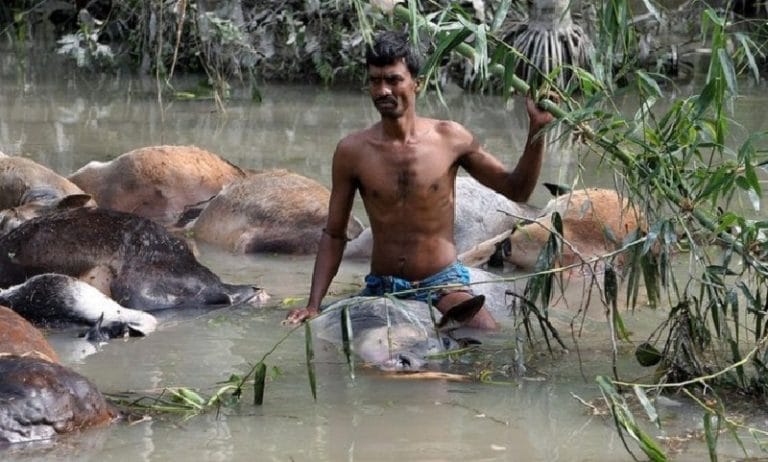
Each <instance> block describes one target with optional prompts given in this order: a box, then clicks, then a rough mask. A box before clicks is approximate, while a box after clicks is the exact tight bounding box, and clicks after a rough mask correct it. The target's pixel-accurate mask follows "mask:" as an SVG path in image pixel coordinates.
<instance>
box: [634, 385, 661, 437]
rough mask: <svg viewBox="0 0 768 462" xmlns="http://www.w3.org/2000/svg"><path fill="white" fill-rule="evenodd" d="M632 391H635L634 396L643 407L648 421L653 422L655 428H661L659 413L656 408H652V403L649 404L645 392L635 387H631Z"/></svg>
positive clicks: (649, 401)
mask: <svg viewBox="0 0 768 462" xmlns="http://www.w3.org/2000/svg"><path fill="white" fill-rule="evenodd" d="M632 389H633V390H634V391H635V396H637V399H638V400H639V401H640V404H642V405H643V409H644V410H645V413H646V414H647V415H648V419H649V420H650V421H651V422H653V424H654V425H656V427H658V428H661V420H659V413H658V412H656V408H655V407H654V406H653V403H651V400H650V399H648V395H646V394H645V390H643V388H642V387H639V386H637V385H635V386H634V387H632Z"/></svg>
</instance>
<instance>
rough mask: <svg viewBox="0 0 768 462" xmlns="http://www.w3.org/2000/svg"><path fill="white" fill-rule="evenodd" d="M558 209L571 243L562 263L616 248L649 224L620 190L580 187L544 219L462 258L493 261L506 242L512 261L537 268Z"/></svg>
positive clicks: (474, 261) (560, 198)
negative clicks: (626, 238)
mask: <svg viewBox="0 0 768 462" xmlns="http://www.w3.org/2000/svg"><path fill="white" fill-rule="evenodd" d="M553 212H558V213H559V214H560V216H561V218H562V224H563V238H564V240H565V241H566V242H565V243H563V245H562V247H561V248H562V256H561V259H560V261H559V262H558V263H559V264H560V265H562V266H566V265H570V264H573V263H577V262H580V261H581V259H582V258H584V259H588V258H591V257H594V256H597V255H603V254H606V253H609V252H612V251H614V250H616V249H617V248H619V247H621V244H622V240H623V239H624V237H626V236H627V234H629V233H631V232H633V231H635V230H637V229H638V228H641V229H642V228H643V227H644V226H645V224H644V220H643V217H642V215H641V214H640V213H639V212H638V211H637V210H636V209H635V208H633V207H632V206H631V205H630V204H629V201H628V200H627V199H626V198H625V197H622V196H621V195H620V194H619V193H618V192H617V191H616V190H613V189H602V188H587V189H578V190H574V191H572V192H569V193H566V194H563V195H561V196H558V197H556V198H554V199H552V200H551V201H550V202H549V203H548V204H547V206H546V207H544V209H542V211H541V213H540V217H539V218H537V219H535V220H533V221H532V222H530V223H527V224H524V225H522V226H518V227H517V228H515V229H514V230H511V231H510V232H506V233H502V234H500V235H498V236H496V237H494V238H492V239H490V240H488V241H485V242H483V243H481V244H479V245H477V246H476V247H475V248H473V249H471V250H469V251H467V252H465V253H463V254H461V255H460V256H459V259H460V260H462V261H463V262H465V264H468V265H478V264H481V263H484V262H486V261H488V259H489V258H490V257H491V255H493V254H494V253H495V252H497V250H498V248H499V246H500V245H501V246H502V247H504V251H503V254H504V259H505V260H506V261H508V262H509V263H512V264H514V265H516V266H517V267H519V268H520V269H523V270H532V269H533V268H534V266H535V264H536V260H537V259H538V256H539V253H540V252H541V250H542V249H543V247H544V245H545V244H546V242H547V240H548V239H549V236H550V232H551V230H552V229H553V226H552V214H553ZM505 241H506V242H505Z"/></svg>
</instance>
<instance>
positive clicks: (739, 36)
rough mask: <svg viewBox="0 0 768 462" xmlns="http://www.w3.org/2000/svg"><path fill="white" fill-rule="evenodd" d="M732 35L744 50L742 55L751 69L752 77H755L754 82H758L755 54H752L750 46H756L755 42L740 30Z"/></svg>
mask: <svg viewBox="0 0 768 462" xmlns="http://www.w3.org/2000/svg"><path fill="white" fill-rule="evenodd" d="M734 37H736V40H738V41H739V43H741V48H742V50H744V56H746V58H747V65H748V67H749V70H750V71H752V77H754V78H755V82H760V69H759V68H758V67H757V62H756V61H755V56H754V55H753V54H752V47H753V46H754V47H755V48H757V46H756V44H755V43H754V42H753V41H752V40H751V39H750V38H749V37H747V36H746V35H744V34H743V33H741V32H736V33H735V34H734Z"/></svg>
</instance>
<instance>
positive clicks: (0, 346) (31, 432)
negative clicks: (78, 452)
mask: <svg viewBox="0 0 768 462" xmlns="http://www.w3.org/2000/svg"><path fill="white" fill-rule="evenodd" d="M117 417H118V412H117V410H116V409H115V408H113V407H112V406H111V405H110V404H109V403H107V401H106V400H105V399H104V396H103V395H102V394H101V393H100V392H99V390H98V389H97V388H96V387H95V386H94V385H93V384H92V383H91V382H90V381H88V380H87V379H86V378H85V377H83V376H81V375H80V374H78V373H76V372H74V371H72V370H70V369H68V368H66V367H64V366H62V365H61V364H59V363H58V358H57V356H56V353H55V352H54V351H53V349H52V348H51V346H50V344H48V342H47V341H46V340H45V338H43V336H42V334H41V333H40V331H38V330H37V329H36V328H35V327H34V326H32V325H31V324H30V323H29V322H27V321H26V320H24V319H23V318H22V317H21V316H19V315H18V314H16V313H15V312H13V311H12V310H10V309H8V308H6V307H3V306H0V446H2V445H4V444H10V443H23V442H30V441H37V440H48V439H51V438H53V437H54V436H56V435H59V434H63V433H69V432H72V431H76V430H81V429H85V428H88V427H94V426H103V425H108V424H109V423H111V422H112V421H114V420H115V419H116V418H117Z"/></svg>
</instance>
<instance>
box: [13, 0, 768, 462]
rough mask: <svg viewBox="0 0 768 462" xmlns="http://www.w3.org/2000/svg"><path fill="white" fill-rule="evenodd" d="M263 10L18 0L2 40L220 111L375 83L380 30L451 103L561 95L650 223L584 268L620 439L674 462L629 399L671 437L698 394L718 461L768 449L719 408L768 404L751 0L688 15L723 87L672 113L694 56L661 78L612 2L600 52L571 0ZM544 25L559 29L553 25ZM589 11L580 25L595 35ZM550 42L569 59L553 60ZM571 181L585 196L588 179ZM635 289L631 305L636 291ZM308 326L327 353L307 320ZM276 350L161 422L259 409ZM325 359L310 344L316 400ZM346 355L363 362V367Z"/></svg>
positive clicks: (553, 283) (553, 280)
mask: <svg viewBox="0 0 768 462" xmlns="http://www.w3.org/2000/svg"><path fill="white" fill-rule="evenodd" d="M264 3H265V2H248V1H246V0H241V1H235V0H231V1H225V2H207V1H194V0H178V1H149V2H139V1H125V2H109V1H107V0H102V1H98V0H94V1H91V2H75V3H74V4H71V6H72V8H67V7H64V6H63V2H57V3H56V4H55V5H53V3H49V2H45V1H42V2H32V1H10V2H3V4H2V5H0V28H2V29H1V30H2V32H3V34H4V36H5V37H6V38H7V39H8V40H9V42H10V43H12V44H13V45H14V50H15V52H16V53H17V54H20V55H23V54H24V53H28V52H29V51H28V47H29V46H31V44H32V43H33V42H34V41H36V40H38V39H39V38H40V37H38V36H36V34H44V32H41V30H44V29H46V28H49V29H51V30H53V33H54V35H55V36H56V44H57V45H56V47H55V48H56V50H57V51H58V52H59V53H60V54H62V55H66V56H69V57H72V58H73V59H74V62H75V63H76V65H78V66H81V67H85V68H89V69H113V68H116V67H129V68H135V69H136V70H138V71H140V72H144V73H150V74H152V75H154V76H156V78H157V80H158V82H162V84H163V85H162V86H164V87H167V88H172V77H173V75H174V73H175V72H185V73H188V72H200V73H202V74H204V75H205V76H206V77H207V82H208V84H209V85H210V86H211V88H212V90H213V91H214V94H215V95H216V96H215V98H216V99H217V100H222V99H224V98H225V97H226V93H227V88H228V86H229V83H228V82H230V81H232V79H236V80H237V79H239V80H243V81H248V82H250V83H253V82H258V81H260V80H275V79H278V80H291V79H295V78H302V79H306V78H307V76H311V77H312V78H313V79H314V80H316V81H318V82H323V83H326V84H330V83H332V82H334V81H352V82H354V81H359V80H360V78H361V76H362V73H363V69H362V67H361V62H360V56H361V55H362V52H361V50H362V47H363V46H364V44H365V43H366V40H368V39H370V37H371V34H372V32H373V31H374V30H375V29H377V28H379V27H398V28H407V29H408V30H409V31H411V32H412V35H413V37H414V39H415V40H418V41H419V42H420V43H422V45H425V46H429V47H430V48H431V53H430V59H429V60H428V62H427V63H426V65H425V67H424V69H423V75H424V76H425V78H427V79H428V81H429V82H430V83H431V88H434V89H436V90H438V91H439V90H440V89H441V88H443V87H444V86H445V85H446V83H447V82H448V81H453V82H455V83H458V84H459V85H461V86H462V87H464V88H472V89H475V90H488V91H496V90H498V91H500V93H502V94H503V95H505V96H509V95H511V94H513V93H522V94H525V93H531V94H533V95H535V96H538V95H545V94H552V93H554V94H556V95H557V98H556V99H557V101H558V103H557V104H555V103H554V102H553V101H550V100H546V99H542V101H541V103H540V104H542V105H543V106H544V107H546V108H547V109H549V110H550V111H551V112H552V113H553V114H555V115H556V116H557V117H558V119H559V122H558V127H557V129H558V131H557V133H558V134H559V136H560V137H562V139H566V138H571V137H572V136H573V137H576V138H577V139H578V140H580V141H581V142H582V143H583V144H582V146H583V149H581V154H580V155H581V156H582V158H581V160H582V161H584V160H586V159H587V158H588V157H597V158H599V159H600V162H601V164H602V165H604V166H605V168H610V169H611V170H612V171H613V172H614V177H615V179H616V187H617V189H619V190H620V191H622V192H623V194H624V195H625V196H626V197H628V198H629V199H630V200H631V201H632V202H633V204H634V206H635V207H636V208H637V209H639V210H641V211H642V212H643V214H644V215H645V217H646V220H647V223H648V225H647V228H646V229H643V230H638V231H637V232H636V233H635V234H633V235H631V236H630V237H629V238H627V239H626V240H625V241H624V242H616V244H617V249H618V250H617V251H616V252H614V253H612V254H610V255H608V256H605V257H604V258H603V259H602V261H600V262H592V261H590V262H584V264H585V265H586V266H588V267H594V268H595V271H593V272H592V276H591V278H592V282H593V283H594V284H592V285H590V286H588V287H587V288H585V294H584V295H585V296H584V299H585V302H584V303H585V304H584V305H583V306H584V307H585V306H586V300H589V299H591V298H592V296H593V292H594V296H595V297H599V298H600V299H601V300H602V301H603V303H604V304H605V307H606V312H607V313H608V318H609V321H610V326H611V333H612V345H613V351H614V357H613V361H614V367H613V376H612V377H610V378H609V377H607V376H601V377H598V378H597V384H598V387H599V389H600V391H601V392H602V393H603V395H604V397H605V400H606V402H607V403H608V405H609V407H610V408H611V410H612V415H613V417H614V421H615V423H616V426H617V429H618V430H619V432H620V433H621V434H622V437H624V436H629V437H630V438H632V439H634V441H635V442H636V444H637V445H638V446H639V447H640V448H641V450H643V451H644V452H645V454H646V456H647V457H648V458H650V459H652V460H665V459H666V457H667V456H666V455H665V454H664V451H663V450H662V449H661V447H660V446H659V444H658V443H657V442H655V441H654V440H653V438H652V437H650V436H649V435H648V433H646V431H647V430H644V428H645V426H643V425H640V424H638V422H637V419H636V418H635V417H634V416H633V414H632V410H631V409H630V407H629V406H627V404H626V399H625V398H626V395H625V394H624V393H623V392H625V391H629V390H632V391H633V392H634V396H635V397H636V399H637V400H638V401H639V402H640V403H641V407H642V409H643V410H644V411H645V412H646V413H647V414H648V416H649V420H650V421H651V422H652V423H653V424H655V425H657V426H660V425H662V424H661V422H660V421H659V419H658V418H656V416H657V413H656V411H655V409H654V404H653V398H654V397H657V396H659V395H660V394H661V393H663V392H664V391H666V390H678V391H679V390H682V391H683V392H684V393H687V394H688V395H689V396H690V397H691V399H693V400H694V401H696V402H697V403H700V404H701V406H702V412H703V416H704V417H703V422H704V429H705V439H706V442H707V444H708V445H710V448H711V452H710V454H711V455H712V459H713V460H714V459H716V458H717V457H716V452H715V450H714V448H715V446H716V443H717V439H718V435H719V433H720V430H722V429H726V430H727V431H728V433H729V434H730V435H731V436H733V437H734V438H736V439H737V440H738V441H739V444H740V445H742V446H743V444H742V442H741V439H742V438H744V435H745V434H749V435H752V436H754V438H755V441H756V443H757V445H758V446H759V447H760V448H761V449H766V448H765V444H766V443H765V437H766V435H765V432H761V431H759V430H757V429H750V428H747V429H744V428H742V427H740V426H739V425H736V424H735V423H734V422H732V421H731V420H729V419H728V418H727V415H726V411H725V410H726V409H727V406H728V403H727V400H725V399H722V400H721V399H720V398H718V397H719V396H721V392H722V395H723V396H725V393H738V394H740V395H742V396H748V397H749V399H755V400H757V401H758V402H761V403H765V402H766V397H768V261H767V260H766V255H768V237H766V229H767V228H768V220H766V219H764V218H762V217H761V206H762V198H763V196H764V192H763V185H764V183H765V180H764V178H765V172H764V169H765V166H766V165H768V156H766V145H767V144H766V142H765V136H766V133H751V134H739V133H736V132H735V130H734V124H733V122H732V119H733V114H732V107H733V101H734V99H735V98H737V97H738V96H739V84H740V83H742V82H743V81H744V79H745V78H753V79H756V80H760V79H761V75H762V71H763V69H762V67H761V66H764V64H763V63H764V60H765V42H763V40H765V36H766V26H765V24H764V21H763V24H762V26H760V25H757V26H755V25H753V24H751V23H749V22H746V21H734V18H736V17H735V16H733V7H734V6H737V4H738V5H739V6H743V5H744V2H735V3H734V4H731V2H719V3H720V5H719V6H718V7H715V5H708V4H706V3H704V2H687V3H688V4H689V6H690V8H689V10H695V11H697V12H698V14H699V16H697V17H695V19H694V20H695V21H696V26H700V27H697V30H699V31H700V32H699V33H700V34H701V36H700V37H697V40H698V41H699V43H700V44H706V47H707V48H708V51H707V54H706V55H705V56H706V58H708V64H707V66H706V77H705V79H704V81H703V82H702V84H701V86H700V89H699V90H698V93H697V94H694V95H690V96H684V97H679V98H677V99H674V100H672V101H671V102H669V103H668V104H666V101H665V99H667V98H669V95H668V88H669V85H668V84H671V83H673V82H672V81H671V80H670V79H669V78H668V77H666V76H664V75H663V74H661V73H660V71H663V70H665V69H667V70H669V67H668V66H667V67H665V65H672V66H673V67H675V66H677V64H678V61H679V58H678V56H677V55H676V53H678V52H679V51H680V50H677V49H676V48H675V47H671V48H670V50H672V52H671V54H672V56H671V57H670V56H667V55H666V54H664V55H659V59H657V60H656V63H657V64H659V63H660V64H659V65H658V66H656V67H654V68H652V69H649V68H648V66H647V65H646V64H647V62H648V60H647V59H646V57H645V56H644V51H643V50H644V48H643V47H644V46H647V41H644V39H643V37H642V33H641V31H639V30H638V29H636V28H635V27H633V24H639V23H640V21H633V20H632V18H633V17H632V14H631V7H630V5H629V3H628V2H627V1H622V0H614V1H601V2H595V8H594V11H593V13H594V15H595V18H594V21H593V22H592V23H591V24H590V27H586V28H585V29H586V30H592V31H593V32H592V36H591V37H589V39H591V40H589V41H588V40H587V36H588V35H589V34H587V33H586V32H584V30H582V29H581V28H578V27H577V26H576V25H575V24H574V23H573V22H572V21H571V19H570V15H571V10H570V9H569V8H568V5H569V4H570V2H568V0H565V1H560V2H558V1H548V2H547V1H538V2H528V3H532V4H533V5H535V6H536V8H531V9H528V10H527V9H526V8H525V5H524V2H516V1H512V0H500V1H493V2H491V1H487V2H473V3H474V4H482V5H483V8H482V9H481V10H473V9H471V8H469V7H465V6H463V5H460V4H458V3H457V2H427V1H421V2H417V1H415V0H410V1H408V2H403V3H401V4H396V2H392V5H390V6H391V7H392V8H391V10H388V9H382V8H380V7H379V6H377V5H378V4H379V3H385V2H367V1H363V0H350V1H338V0H314V1H301V2H299V1H283V2H279V3H280V5H281V7H280V8H277V7H268V6H265V5H264ZM266 3H270V5H271V3H275V4H276V2H266ZM574 3H576V2H574ZM642 3H643V4H645V6H646V8H647V10H648V12H649V15H651V16H652V17H656V18H657V20H658V21H659V24H663V23H662V21H663V20H664V19H663V18H669V16H670V15H671V14H672V13H673V11H672V10H666V9H664V8H663V7H661V6H660V5H657V4H656V3H655V2H651V1H650V0H646V1H644V2H642ZM67 5H70V4H67ZM75 5H76V6H75ZM214 5H215V6H216V7H215V8H214ZM272 6H274V5H272ZM549 6H551V7H552V8H560V9H557V10H550V9H548V8H547V7H549ZM526 11H527V12H528V14H529V15H531V17H530V18H529V20H530V21H535V20H537V19H538V20H541V22H540V23H538V25H537V27H538V29H536V31H535V32H536V34H538V35H534V32H532V31H533V28H531V27H528V26H525V27H523V26H521V21H525V13H526ZM545 11H546V12H547V14H550V16H548V17H547V18H542V17H541V16H539V17H536V15H537V14H544V13H543V12H545ZM552 11H556V12H558V14H555V15H551V13H552ZM676 11H679V10H676ZM586 16H588V15H587V14H583V13H582V12H581V11H579V17H580V18H581V19H582V21H584V20H585V18H586ZM545 19H546V20H545ZM42 22H45V23H46V24H45V25H44V26H45V27H43V25H42V24H41V23H42ZM523 23H524V24H528V25H530V24H531V23H530V22H528V23H525V22H523ZM542 23H546V24H547V25H544V26H542V25H541V24H542ZM552 28H554V29H552ZM541 37H547V38H546V39H544V40H545V41H548V42H549V43H550V44H551V46H549V47H544V46H540V42H541V40H542V39H541ZM644 44H645V45H644ZM546 56H551V57H553V58H556V57H560V58H561V59H560V60H551V59H546ZM542 58H544V59H542ZM662 64H664V65H662ZM628 88H629V89H631V90H632V91H633V92H635V93H636V94H638V95H640V98H641V100H640V104H639V105H638V107H637V110H636V112H635V113H633V114H629V115H625V114H621V113H619V112H618V111H617V110H616V109H615V107H616V105H614V104H613V100H612V99H613V98H614V97H616V95H617V94H618V93H619V92H621V91H624V90H625V89H628ZM255 93H257V92H255ZM662 103H665V104H662ZM553 133H554V131H553ZM572 184H573V185H576V186H578V185H580V184H581V179H580V178H579V177H578V175H577V177H576V178H573V181H572ZM553 231H554V232H553V233H552V237H551V240H550V244H549V245H548V246H546V248H545V250H544V253H543V254H542V255H541V257H540V260H539V264H540V265H539V267H538V268H537V269H538V271H537V272H536V273H535V274H533V275H531V276H530V277H529V280H528V284H527V287H526V290H525V293H524V294H522V295H521V296H520V297H519V298H520V300H521V303H522V305H524V310H523V311H525V312H528V313H530V314H531V315H532V316H535V317H533V318H531V319H530V320H529V319H528V318H525V319H522V320H521V321H520V322H521V323H522V324H524V325H523V326H522V327H521V329H520V330H519V332H521V333H522V332H525V333H527V335H528V336H529V339H530V340H531V343H533V340H532V339H531V337H532V336H533V335H534V334H533V332H534V328H533V326H535V325H539V326H542V327H543V329H542V331H543V332H544V335H545V338H549V337H548V336H549V335H551V334H555V335H557V333H556V332H555V331H553V330H552V328H551V325H550V324H549V323H548V314H547V312H548V308H549V306H550V304H551V303H552V300H553V298H554V297H555V296H556V295H557V291H558V290H559V289H560V288H562V287H561V286H562V278H561V277H560V275H561V274H562V269H557V268H553V262H555V261H556V260H557V258H556V254H557V252H558V249H559V248H561V247H562V246H563V245H568V243H567V242H563V239H562V236H561V232H560V230H558V227H557V220H555V229H554V230H553ZM608 238H611V236H608ZM620 259H623V261H624V262H625V264H623V265H621V264H619V260H620ZM598 263H599V264H600V266H601V268H602V269H601V270H599V271H598V270H597V269H596V268H597V264H598ZM680 267H683V268H684V269H683V270H682V271H681V270H679V268H680ZM676 268H677V269H676ZM621 289H623V290H624V291H625V294H626V297H620V296H619V292H620V290H621ZM643 292H644V294H645V295H644V296H642V295H641V294H643ZM620 299H622V300H623V299H626V300H627V306H626V308H630V309H633V308H635V307H638V306H641V305H647V306H648V307H650V308H656V309H664V310H666V312H668V316H667V319H666V320H665V321H664V322H663V323H662V324H661V325H660V326H658V329H656V331H655V332H654V333H653V334H652V335H651V336H650V338H647V339H645V338H644V339H637V338H632V335H631V333H630V332H628V331H627V330H626V328H625V327H624V323H623V321H622V312H623V310H622V308H625V307H624V306H619V300H620ZM641 300H644V301H642V302H641ZM582 309H584V308H583V307H582ZM526 310H527V311H526ZM306 329H307V331H306V336H307V339H309V338H310V337H311V333H310V332H309V331H308V329H309V327H308V325H307V327H306ZM292 332H293V331H291V333H292ZM556 338H557V339H558V341H560V339H559V337H556ZM347 340H348V339H347ZM621 344H626V345H639V346H638V348H637V356H638V360H639V361H640V363H641V364H642V365H643V366H654V367H655V371H654V373H653V380H649V381H648V382H646V383H634V382H633V381H631V380H628V379H626V378H623V377H621V376H619V373H618V372H617V368H616V367H615V362H616V360H617V357H618V355H619V352H618V350H619V345H621ZM516 351H518V350H516ZM270 353H271V351H270V352H267V353H266V354H265V355H264V356H263V357H262V359H261V360H260V361H258V362H257V363H256V364H255V365H254V366H253V367H252V369H251V370H250V371H249V372H248V373H247V374H245V375H232V376H231V377H230V379H229V380H228V381H226V382H225V383H224V384H221V387H220V388H218V390H217V391H216V392H214V393H213V394H212V395H211V396H210V397H202V396H201V395H199V394H197V393H195V392H193V391H192V390H189V389H174V390H168V392H167V393H166V395H167V396H168V397H169V398H168V399H167V400H166V399H165V398H163V397H161V398H157V401H155V402H154V408H155V409H161V410H169V409H171V408H173V409H181V410H183V411H185V412H186V411H192V412H201V411H205V410H208V409H212V408H216V407H218V406H221V405H230V404H233V403H236V402H237V401H238V400H239V399H240V398H241V396H242V393H243V389H244V386H245V385H246V384H249V385H251V384H252V385H253V388H254V402H256V403H257V404H258V403H260V402H261V399H262V396H263V392H264V383H265V380H266V376H267V374H268V372H269V370H268V367H267V365H266V363H265V360H266V359H267V357H268V356H269V354H270ZM312 355H313V353H312V349H311V342H310V341H309V340H307V369H308V375H309V378H310V385H311V387H310V388H311V390H312V391H313V393H314V390H315V377H314V372H313V366H312ZM517 359H518V360H519V358H517ZM348 360H349V361H350V364H352V363H351V361H352V360H351V355H349V354H348ZM272 373H273V374H275V373H276V370H275V369H272ZM705 392H706V393H708V394H710V395H713V396H714V397H715V398H714V404H713V403H712V401H705V400H703V399H702V398H701V397H702V395H703V394H704V393H705ZM132 405H134V406H136V405H143V402H142V403H136V402H133V403H132ZM628 447H629V446H628ZM745 451H746V450H745Z"/></svg>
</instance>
